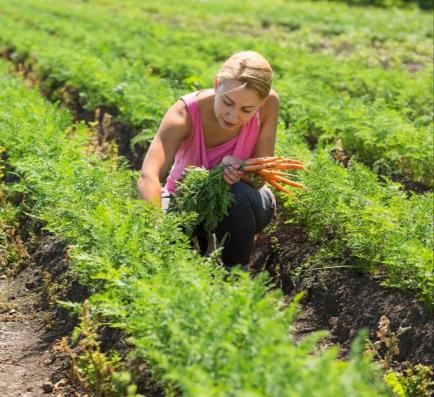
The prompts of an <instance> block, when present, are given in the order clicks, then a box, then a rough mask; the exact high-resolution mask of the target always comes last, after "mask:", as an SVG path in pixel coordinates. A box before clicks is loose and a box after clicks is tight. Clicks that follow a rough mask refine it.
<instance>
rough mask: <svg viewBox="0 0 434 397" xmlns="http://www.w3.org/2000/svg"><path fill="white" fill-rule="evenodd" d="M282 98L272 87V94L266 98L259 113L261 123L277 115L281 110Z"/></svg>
mask: <svg viewBox="0 0 434 397" xmlns="http://www.w3.org/2000/svg"><path fill="white" fill-rule="evenodd" d="M279 105H280V99H279V95H278V94H277V92H276V91H274V90H273V89H271V91H270V94H269V95H268V96H267V98H265V100H264V103H263V104H262V106H261V108H260V110H259V115H260V119H261V124H262V122H263V121H264V120H266V119H267V118H268V117H270V116H271V117H275V115H276V113H278V112H279Z"/></svg>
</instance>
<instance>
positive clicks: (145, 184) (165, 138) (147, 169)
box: [137, 100, 192, 207]
mask: <svg viewBox="0 0 434 397" xmlns="http://www.w3.org/2000/svg"><path fill="white" fill-rule="evenodd" d="M191 128H192V124H191V118H190V116H189V114H188V112H187V109H186V107H185V104H184V102H183V101H181V100H179V101H178V102H176V103H175V104H174V105H173V106H172V107H171V108H170V109H169V110H168V111H167V112H166V114H165V115H164V117H163V120H162V121H161V124H160V127H159V129H158V132H157V135H155V137H154V139H153V140H152V142H151V145H150V146H149V149H148V151H147V153H146V156H145V159H144V160H143V165H142V169H141V173H140V178H139V180H138V181H137V187H138V189H139V193H140V196H141V197H142V198H143V199H144V200H146V201H149V202H153V203H155V204H156V205H157V206H158V207H161V182H162V181H163V180H164V179H165V178H166V176H167V174H168V173H169V171H170V167H171V166H172V164H173V161H174V158H175V154H176V152H177V151H178V149H179V148H180V146H181V144H182V142H183V141H184V140H185V139H187V137H188V136H189V135H190V133H191Z"/></svg>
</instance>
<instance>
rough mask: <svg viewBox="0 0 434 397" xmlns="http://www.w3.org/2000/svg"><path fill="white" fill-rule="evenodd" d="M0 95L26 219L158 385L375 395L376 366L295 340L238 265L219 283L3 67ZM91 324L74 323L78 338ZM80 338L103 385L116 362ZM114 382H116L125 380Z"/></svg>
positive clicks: (215, 392) (169, 226)
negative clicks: (56, 247) (59, 244)
mask: <svg viewBox="0 0 434 397" xmlns="http://www.w3.org/2000/svg"><path fill="white" fill-rule="evenodd" d="M1 67H2V66H0V68H1ZM0 92H1V95H0V144H1V145H4V146H5V147H6V149H7V151H8V154H9V159H8V162H9V164H10V166H11V167H14V169H15V172H16V173H18V174H20V175H22V176H23V178H22V179H21V180H20V182H19V184H20V185H23V186H26V188H27V192H28V194H29V195H31V198H32V200H33V202H34V203H36V204H35V206H34V207H33V208H32V215H33V216H35V217H38V218H40V219H43V220H44V222H45V223H46V228H47V230H49V231H51V232H54V233H56V234H58V235H59V236H62V237H64V238H65V241H66V242H67V243H68V244H69V245H70V248H69V251H68V252H69V253H70V257H71V261H72V264H73V266H74V269H75V270H76V271H77V272H78V273H79V275H80V276H81V280H82V282H84V283H85V284H86V285H87V286H88V287H89V289H90V291H91V292H92V296H91V298H90V301H91V306H92V307H93V308H94V312H95V315H97V316H103V317H102V318H105V319H108V321H110V325H111V326H112V327H116V328H121V329H123V330H125V332H126V333H127V335H129V341H130V342H131V343H132V344H133V346H134V349H135V353H136V354H137V355H138V356H141V357H146V358H147V360H149V361H150V364H151V367H152V368H153V369H154V372H155V375H156V376H159V377H161V378H162V379H163V380H164V381H165V384H166V385H167V391H170V390H173V389H174V388H175V387H176V389H177V390H178V391H180V392H181V393H183V394H184V395H188V396H230V395H234V396H235V395H237V396H241V395H245V396H247V395H250V396H266V395H276V396H282V397H284V396H293V395H294V393H293V390H297V393H298V394H299V395H312V394H313V393H316V395H319V396H347V395H354V396H380V395H384V392H385V389H384V386H383V385H381V383H378V381H376V379H378V373H377V371H376V370H375V369H373V368H372V367H371V364H370V363H369V362H367V361H366V360H364V359H363V358H362V357H359V356H357V354H356V353H355V354H353V356H352V359H351V361H350V362H348V363H347V362H344V361H341V360H338V359H337V358H336V355H337V349H336V348H333V349H329V350H326V351H324V352H316V351H315V345H316V342H317V341H318V339H319V338H320V337H321V336H323V333H319V334H315V335H312V336H311V337H309V338H306V339H305V340H304V341H303V342H302V343H301V344H300V345H296V344H295V343H294V341H293V340H292V337H291V335H290V333H289V329H290V325H291V322H292V321H293V319H294V316H295V312H296V307H295V304H293V305H290V306H287V304H286V303H284V301H283V300H282V299H281V293H280V292H279V291H274V292H271V293H270V292H268V291H269V289H270V285H269V283H270V282H269V279H268V277H267V276H266V275H261V276H260V277H257V278H256V279H255V280H251V279H250V277H249V276H248V275H247V274H246V273H244V272H241V271H239V272H235V274H234V276H233V278H231V279H229V280H225V274H224V272H223V271H222V270H221V269H219V268H217V267H216V266H215V265H214V264H213V263H212V262H211V261H209V260H206V259H204V258H201V257H200V256H199V255H198V254H197V253H196V252H194V251H192V250H191V249H190V248H189V242H188V238H187V237H186V235H185V234H183V233H181V231H180V230H179V226H178V225H179V224H180V219H179V218H178V217H177V216H176V215H168V216H163V214H162V213H161V212H160V211H158V210H157V209H156V208H154V207H153V206H152V205H148V204H146V203H145V202H142V201H139V200H137V199H136V198H135V197H136V192H135V188H134V187H133V185H134V184H133V183H132V181H134V180H136V179H137V173H135V172H131V171H128V170H126V169H125V168H124V166H123V165H122V164H123V162H120V161H118V159H116V158H114V159H108V160H106V161H102V160H101V159H98V158H96V157H94V156H92V155H89V154H88V152H87V151H86V144H87V140H88V136H87V131H86V130H85V129H84V128H83V127H80V126H78V127H76V128H75V129H74V133H73V134H71V129H70V126H71V125H70V117H69V116H68V114H67V113H66V112H62V111H59V110H57V109H56V108H55V107H54V106H52V105H49V104H47V103H45V102H43V101H42V100H41V99H40V98H39V96H38V94H37V93H36V92H30V91H28V90H27V89H26V88H25V87H24V85H23V84H22V83H18V82H17V80H14V79H11V78H8V77H6V76H5V75H4V74H0ZM29 142H31V144H29ZM91 329H92V327H91V326H90V325H89V326H85V325H83V326H82V327H81V331H86V332H88V331H89V332H88V334H89V335H90V334H92V332H91ZM87 340H88V342H86V343H88V344H89V346H93V348H90V349H88V351H89V352H93V353H89V354H90V355H89V356H88V358H89V360H90V362H92V363H93V364H92V365H88V364H86V363H83V367H82V368H83V369H82V373H83V372H86V373H87V374H88V376H89V379H94V380H95V382H96V383H95V385H101V384H104V382H105V381H104V379H105V380H106V379H107V378H106V375H107V373H111V370H110V368H112V367H113V365H114V364H116V362H117V359H116V357H111V358H110V356H104V357H103V356H101V355H99V354H96V352H98V349H97V347H96V345H95V341H94V340H93V339H92V338H88V339H87ZM88 362H89V361H88ZM119 377H120V378H118V379H117V380H116V382H117V383H119V382H121V383H122V382H123V381H126V383H128V382H129V378H128V376H126V377H125V378H124V377H123V376H121V375H120V374H119ZM112 379H115V378H112ZM101 382H102V383H101ZM116 382H115V383H114V384H117V383H116ZM126 383H125V382H124V383H122V384H123V385H124V386H125V384H126ZM105 384H107V383H105ZM114 384H112V385H111V386H110V387H112V386H113V387H114ZM124 386H122V387H123V389H122V390H125V387H124ZM130 392H131V393H133V392H134V390H130Z"/></svg>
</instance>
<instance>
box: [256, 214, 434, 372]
mask: <svg viewBox="0 0 434 397" xmlns="http://www.w3.org/2000/svg"><path fill="white" fill-rule="evenodd" d="M317 249H318V247H315V245H312V244H311V243H310V242H309V241H308V236H307V235H306V234H305V232H303V230H301V229H300V228H299V227H297V226H294V225H287V224H284V223H283V222H282V221H281V220H280V219H278V218H277V219H275V220H274V223H273V224H272V225H271V227H269V228H268V232H266V233H262V234H261V235H260V236H259V237H258V238H257V240H256V243H255V249H254V254H253V262H252V273H253V274H256V273H257V272H259V271H264V270H265V271H268V272H269V274H270V276H271V278H272V279H273V281H274V284H275V285H276V286H277V287H279V288H281V289H282V290H283V291H284V293H285V294H286V296H287V298H288V300H290V299H291V298H293V297H294V296H295V294H297V293H299V292H301V291H304V296H303V298H302V300H301V302H300V305H299V316H298V318H297V319H296V321H295V322H294V324H293V329H292V333H293V335H294V337H295V339H296V340H300V339H301V338H302V337H303V336H305V335H308V334H309V333H311V332H313V331H318V330H327V331H328V332H329V336H328V337H326V338H325V339H323V340H322V341H321V343H320V346H321V347H323V346H329V345H331V344H339V345H340V346H341V353H340V355H341V357H347V356H348V354H349V351H350V347H351V343H352V341H353V340H354V338H355V337H356V336H357V334H358V332H359V331H360V329H362V328H365V329H367V330H368V332H369V339H370V340H371V341H372V342H375V341H376V340H378V339H379V337H378V335H377V331H378V326H379V321H380V318H381V317H382V316H383V315H384V316H386V317H387V318H388V319H389V321H390V325H389V330H388V333H389V334H388V335H389V336H390V337H391V336H393V335H397V334H398V333H399V332H400V331H402V330H404V332H403V333H402V334H401V335H399V336H398V340H399V341H398V342H397V346H398V348H399V353H395V354H394V355H393V363H392V365H393V366H394V367H395V368H401V367H402V366H405V365H407V364H408V363H410V364H416V363H421V364H424V365H434V311H433V310H432V309H429V308H428V307H427V306H425V305H424V304H423V303H421V302H419V301H417V300H416V299H414V298H413V297H412V296H410V295H408V294H405V293H402V292H400V291H398V290H396V289H394V288H387V287H384V286H382V285H381V283H380V280H376V279H374V278H372V277H371V276H369V275H368V274H366V273H364V272H359V271H354V270H353V271H349V270H348V269H331V270H317V271H316V273H315V274H310V275H308V276H307V277H306V275H305V276H302V277H301V278H300V281H291V279H292V278H293V277H291V276H292V275H294V274H296V273H297V271H299V270H300V266H301V265H302V263H303V262H304V261H305V260H306V259H307V257H308V256H309V255H312V254H313V253H315V252H316V250H317ZM380 339H381V338H380ZM384 354H385V348H384V343H383V344H382V346H381V347H380V348H379V351H378V355H377V356H376V358H377V359H380V358H384Z"/></svg>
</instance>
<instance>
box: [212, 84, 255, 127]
mask: <svg viewBox="0 0 434 397" xmlns="http://www.w3.org/2000/svg"><path fill="white" fill-rule="evenodd" d="M214 88H215V92H216V94H215V99H214V113H215V116H216V117H217V121H218V123H219V125H220V126H221V127H222V128H224V129H225V130H228V131H234V130H236V129H239V128H240V127H241V126H243V125H245V124H247V123H248V122H249V121H250V120H251V119H252V117H253V116H254V115H255V113H256V111H257V110H258V108H259V107H260V106H261V105H262V103H263V100H262V99H261V98H260V97H259V95H258V94H257V92H256V91H255V90H252V89H250V88H246V87H245V86H244V84H243V83H241V82H240V81H238V80H228V81H225V82H224V83H219V82H218V81H216V83H215V86H214Z"/></svg>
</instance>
